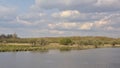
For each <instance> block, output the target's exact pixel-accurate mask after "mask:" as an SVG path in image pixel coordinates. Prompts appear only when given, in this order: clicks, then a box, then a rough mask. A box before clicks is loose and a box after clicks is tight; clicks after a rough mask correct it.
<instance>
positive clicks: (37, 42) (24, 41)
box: [0, 34, 120, 52]
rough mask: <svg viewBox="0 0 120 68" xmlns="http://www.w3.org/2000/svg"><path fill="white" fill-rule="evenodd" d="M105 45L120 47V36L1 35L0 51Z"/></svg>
mask: <svg viewBox="0 0 120 68" xmlns="http://www.w3.org/2000/svg"><path fill="white" fill-rule="evenodd" d="M103 47H120V38H108V37H92V36H88V37H46V38H18V37H17V35H15V34H14V35H6V36H5V35H1V37H0V51H1V52H4V51H47V50H49V49H59V50H62V51H64V50H66V51H68V50H71V49H77V50H81V49H90V48H103Z"/></svg>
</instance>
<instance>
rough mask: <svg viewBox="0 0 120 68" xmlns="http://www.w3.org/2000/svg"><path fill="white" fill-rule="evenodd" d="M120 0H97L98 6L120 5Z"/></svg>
mask: <svg viewBox="0 0 120 68" xmlns="http://www.w3.org/2000/svg"><path fill="white" fill-rule="evenodd" d="M119 3H120V0H97V3H96V4H95V5H96V6H104V7H110V6H111V7H112V6H116V7H118V6H119V5H120V4H119Z"/></svg>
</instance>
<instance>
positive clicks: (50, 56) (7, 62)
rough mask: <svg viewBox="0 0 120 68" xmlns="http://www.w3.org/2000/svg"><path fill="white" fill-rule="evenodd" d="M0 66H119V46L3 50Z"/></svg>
mask: <svg viewBox="0 0 120 68" xmlns="http://www.w3.org/2000/svg"><path fill="white" fill-rule="evenodd" d="M0 68H120V48H103V49H89V50H79V51H77V50H73V51H68V52H67V51H66V52H60V51H58V50H50V51H49V52H43V53H42V52H3V53H0Z"/></svg>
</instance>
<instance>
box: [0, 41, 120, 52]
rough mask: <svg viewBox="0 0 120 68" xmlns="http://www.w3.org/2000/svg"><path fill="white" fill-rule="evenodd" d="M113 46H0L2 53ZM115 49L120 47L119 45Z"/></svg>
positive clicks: (109, 46) (107, 45)
mask: <svg viewBox="0 0 120 68" xmlns="http://www.w3.org/2000/svg"><path fill="white" fill-rule="evenodd" d="M111 47H113V46H112V45H109V44H106V45H104V46H98V47H96V46H94V45H87V46H86V45H82V46H78V45H59V44H56V43H53V44H50V45H46V46H31V45H0V52H18V51H48V50H51V49H58V50H60V51H69V50H84V49H93V48H111ZM115 47H120V46H119V45H117V46H115Z"/></svg>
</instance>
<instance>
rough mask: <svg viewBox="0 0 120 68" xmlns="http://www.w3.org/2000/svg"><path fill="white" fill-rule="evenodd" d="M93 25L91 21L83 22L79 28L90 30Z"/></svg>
mask: <svg viewBox="0 0 120 68" xmlns="http://www.w3.org/2000/svg"><path fill="white" fill-rule="evenodd" d="M92 27H93V23H84V24H82V25H81V26H80V29H81V30H90V29H91V28H92Z"/></svg>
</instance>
